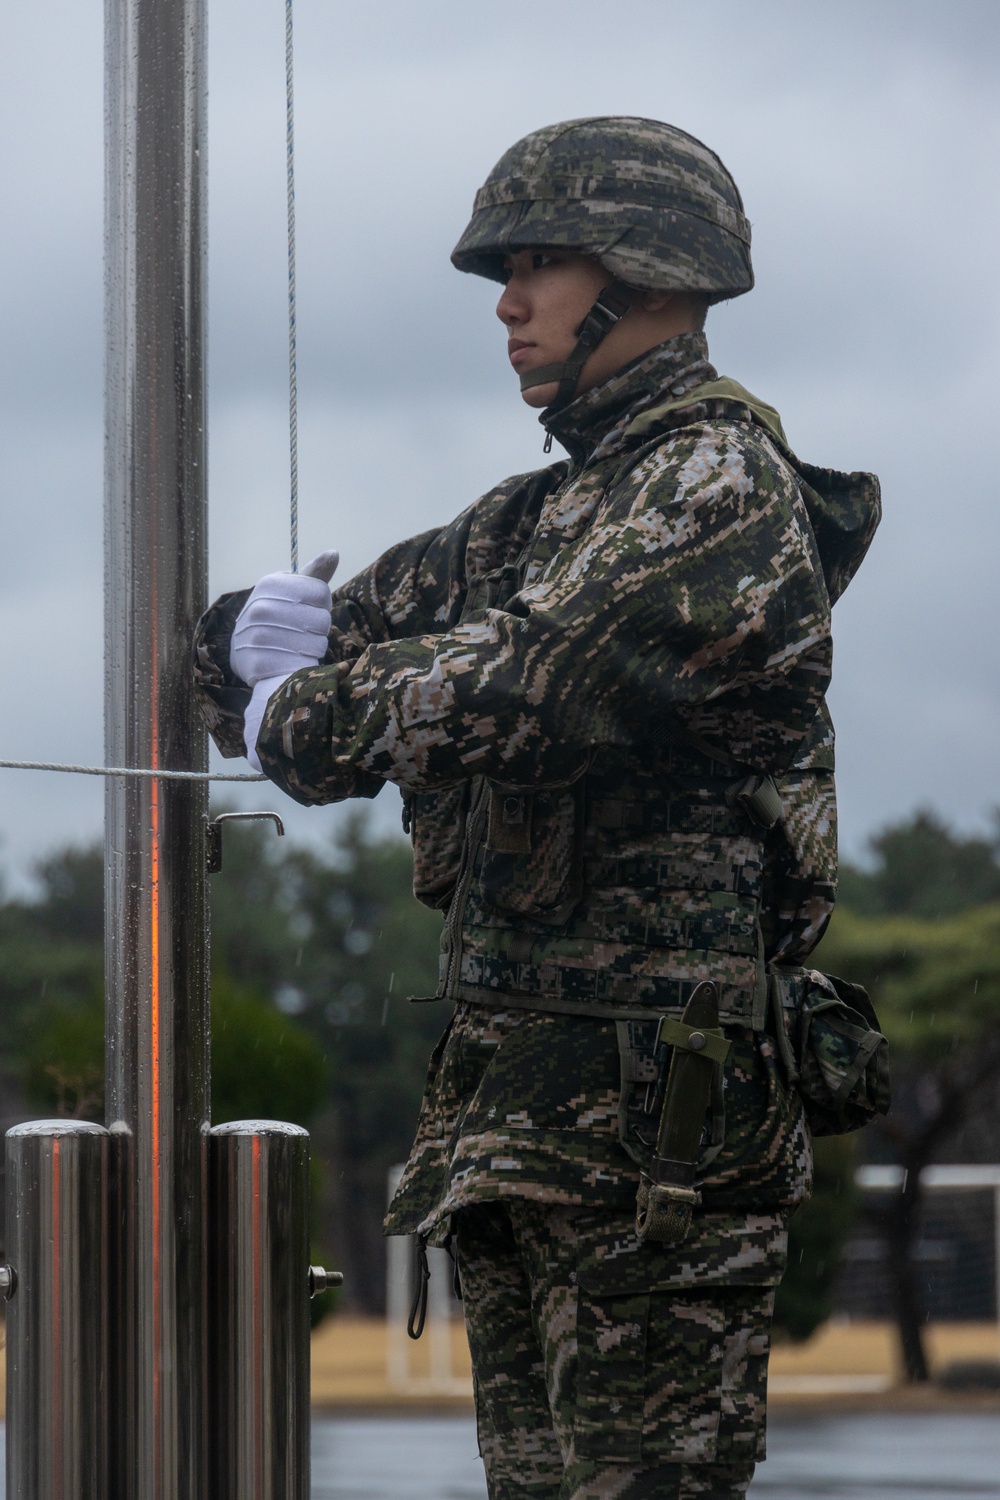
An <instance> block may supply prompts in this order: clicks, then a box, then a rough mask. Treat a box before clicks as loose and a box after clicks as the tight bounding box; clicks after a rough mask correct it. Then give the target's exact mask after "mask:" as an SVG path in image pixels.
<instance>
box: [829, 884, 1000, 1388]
mask: <svg viewBox="0 0 1000 1500" xmlns="http://www.w3.org/2000/svg"><path fill="white" fill-rule="evenodd" d="M816 962H817V966H821V967H823V968H825V969H827V970H830V971H832V972H835V973H837V974H840V975H842V976H843V977H844V978H846V979H850V980H853V981H854V982H856V983H859V984H863V985H864V986H865V987H866V989H868V991H869V993H870V994H871V996H872V999H873V1001H874V1003H875V1007H876V1010H877V1011H878V1014H879V1019H880V1021H881V1023H882V1027H883V1030H884V1031H885V1033H886V1035H887V1037H888V1038H889V1044H890V1055H891V1057H892V1060H893V1062H892V1066H893V1072H894V1095H895V1100H894V1104H893V1108H892V1110H891V1111H890V1113H889V1116H888V1118H887V1119H885V1120H882V1121H879V1122H878V1124H877V1125H876V1126H874V1127H872V1129H871V1131H870V1132H869V1137H870V1142H871V1144H872V1145H873V1146H874V1148H875V1149H876V1151H878V1152H879V1153H880V1154H882V1155H883V1157H888V1158H889V1159H890V1160H893V1161H895V1162H897V1163H898V1164H899V1165H900V1166H901V1167H902V1169H903V1187H902V1191H901V1192H900V1193H899V1194H898V1196H895V1197H893V1198H892V1199H891V1200H890V1201H889V1202H888V1204H887V1205H886V1206H885V1208H884V1209H881V1210H877V1211H875V1212H877V1215H878V1219H879V1222H880V1224H881V1227H882V1230H883V1232H884V1234H885V1236H886V1240H887V1246H888V1265H889V1271H890V1276H891V1278H892V1284H893V1294H894V1300H895V1311H896V1319H897V1323H898V1326H899V1332H900V1340H901V1344H902V1352H903V1363H904V1368H905V1369H906V1371H907V1374H908V1376H909V1378H910V1379H911V1380H916V1381H922V1380H926V1379H927V1375H928V1368H927V1358H926V1353H925V1350H924V1346H923V1337H922V1326H923V1316H922V1309H921V1305H920V1292H919V1287H918V1284H917V1279H916V1275H915V1267H914V1258H913V1241H914V1236H915V1233H916V1228H917V1220H918V1215H919V1210H920V1206H921V1185H920V1174H921V1172H922V1170H923V1169H924V1167H925V1166H927V1165H928V1164H929V1163H930V1162H931V1161H932V1160H933V1159H934V1158H935V1156H936V1155H937V1154H938V1153H939V1152H940V1150H941V1148H942V1146H943V1144H944V1143H945V1142H946V1141H947V1140H948V1138H949V1137H952V1136H954V1134H955V1132H956V1131H957V1130H958V1129H959V1128H960V1127H961V1126H962V1124H963V1123H964V1122H965V1121H966V1120H967V1119H968V1118H969V1117H970V1115H972V1114H973V1113H974V1112H975V1111H976V1110H977V1109H980V1108H982V1106H983V1103H984V1100H985V1098H986V1096H987V1094H988V1093H989V1092H990V1091H992V1090H994V1088H995V1085H996V1083H997V1080H998V1079H1000V1028H998V1027H997V1016H998V1014H1000V904H997V905H992V906H985V907H980V908H976V909H974V910H971V911H967V912H961V913H959V914H958V915H956V916H952V917H949V918H948V919H946V920H939V921H924V920H919V919H917V918H914V917H884V918H865V917H860V916H857V915H855V914H853V913H851V912H843V911H842V912H838V913H837V915H836V916H835V918H834V921H833V922H832V924H831V927H830V931H829V933H828V935H827V936H826V937H825V938H824V940H823V943H822V944H821V946H820V949H819V951H818V953H817V956H816Z"/></svg>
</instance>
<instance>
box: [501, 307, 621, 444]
mask: <svg viewBox="0 0 1000 1500" xmlns="http://www.w3.org/2000/svg"><path fill="white" fill-rule="evenodd" d="M631 306H632V299H631V295H630V293H629V291H628V288H627V287H624V286H622V285H621V284H620V283H619V282H614V281H612V282H609V284H608V285H607V286H606V287H605V288H604V289H603V291H601V292H599V293H598V295H597V298H596V299H595V301H594V304H593V306H592V307H591V309H590V311H589V313H588V314H587V316H586V317H585V318H584V320H583V322H582V323H581V324H580V325H579V327H578V328H577V329H576V344H575V346H574V348H573V352H572V353H571V354H570V356H569V358H568V359H564V360H560V361H559V362H558V363H557V364H551V365H540V366H539V367H538V369H537V370H525V372H524V374H523V375H522V376H521V389H522V391H529V390H531V389H532V388H533V387H534V386H536V385H551V384H552V382H553V381H554V380H557V381H558V382H559V389H558V390H557V391H556V394H555V398H554V399H553V400H552V401H551V402H550V403H549V405H548V406H547V407H546V408H545V410H544V412H543V413H542V418H541V420H542V423H543V424H544V423H545V421H546V420H547V418H548V417H550V416H554V415H555V413H556V412H557V411H562V409H563V407H564V406H568V405H569V403H570V402H571V401H572V399H573V397H574V396H575V395H576V387H577V384H578V382H579V379H580V372H581V370H582V369H583V367H584V365H585V364H586V363H587V360H588V359H589V358H590V356H591V354H592V353H593V352H594V350H595V349H596V348H597V346H598V344H600V343H601V342H602V340H603V339H605V338H606V337H607V335H608V334H609V333H610V332H611V330H612V328H614V326H615V324H616V323H620V322H621V320H622V318H623V317H624V316H625V314H626V313H627V312H628V310H629V308H630V307H631Z"/></svg>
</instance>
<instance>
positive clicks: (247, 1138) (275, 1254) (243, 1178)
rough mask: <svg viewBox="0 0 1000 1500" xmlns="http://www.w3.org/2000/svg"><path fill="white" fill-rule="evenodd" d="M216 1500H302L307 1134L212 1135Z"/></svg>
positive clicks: (264, 1130) (262, 1128) (253, 1127)
mask: <svg viewBox="0 0 1000 1500" xmlns="http://www.w3.org/2000/svg"><path fill="white" fill-rule="evenodd" d="M211 1161H212V1170H211V1183H212V1223H213V1228H212V1240H213V1253H212V1285H213V1313H212V1350H213V1355H212V1367H211V1387H212V1393H213V1417H212V1432H213V1447H214V1449H215V1474H214V1484H213V1488H212V1496H213V1500H309V1282H310V1267H309V1135H308V1132H306V1131H305V1130H302V1129H300V1128H299V1126H297V1125H285V1124H283V1123H281V1122H280V1121H277V1120H237V1121H235V1122H233V1123H232V1124H227V1125H217V1126H216V1127H215V1129H214V1130H213V1131H212V1148H211Z"/></svg>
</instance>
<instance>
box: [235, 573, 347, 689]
mask: <svg viewBox="0 0 1000 1500" xmlns="http://www.w3.org/2000/svg"><path fill="white" fill-rule="evenodd" d="M339 561H340V557H339V554H338V553H336V552H321V553H320V554H319V556H318V557H314V558H313V560H312V562H309V563H307V564H306V566H305V567H304V568H303V569H302V572H301V573H268V574H267V575H266V577H264V578H262V579H261V580H260V582H259V583H258V585H257V587H256V588H255V589H254V591H253V593H252V594H251V595H250V598H249V599H248V600H247V602H246V604H244V606H243V609H242V610H241V611H240V614H239V617H238V619H237V621H236V627H235V629H234V630H233V639H232V644H231V645H230V648H229V665H230V667H231V668H232V670H233V672H234V674H235V675H236V676H237V677H239V678H240V679H241V680H242V681H243V682H245V683H246V684H247V686H248V687H255V686H256V685H257V683H258V682H262V681H264V680H265V679H266V678H272V677H281V678H285V677H290V676H291V674H292V673H293V672H297V671H299V669H300V668H301V667H312V666H315V664H316V662H318V661H321V660H322V659H323V657H324V656H325V655H326V647H327V641H328V639H329V635H330V607H331V601H330V579H331V578H332V577H333V575H334V573H335V571H336V568H337V563H338V562H339Z"/></svg>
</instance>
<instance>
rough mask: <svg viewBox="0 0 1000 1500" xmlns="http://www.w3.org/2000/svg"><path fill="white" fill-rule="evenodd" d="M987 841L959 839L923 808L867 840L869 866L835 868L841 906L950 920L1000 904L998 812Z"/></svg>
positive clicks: (870, 913)
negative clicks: (968, 912) (997, 902)
mask: <svg viewBox="0 0 1000 1500" xmlns="http://www.w3.org/2000/svg"><path fill="white" fill-rule="evenodd" d="M995 817H996V833H995V834H994V836H993V837H992V838H977V837H972V838H962V837H959V836H958V835H956V834H954V833H952V831H951V830H950V829H949V828H948V827H947V825H946V824H945V823H943V822H942V820H941V819H940V818H939V817H938V816H937V815H936V814H935V813H933V812H930V811H927V810H926V809H924V810H922V811H919V812H916V813H914V815H913V817H912V818H908V819H906V820H905V821H904V822H902V823H893V824H890V825H889V826H888V827H886V828H883V829H882V830H881V832H880V833H877V834H875V836H874V837H873V838H871V839H869V841H868V843H869V848H870V849H871V851H872V853H873V855H874V861H873V864H872V868H871V869H868V870H864V869H860V868H858V866H856V865H851V864H848V863H846V862H844V863H842V864H841V867H840V895H839V901H840V906H841V907H842V908H843V907H849V908H850V909H851V910H852V911H857V912H862V913H864V914H865V915H867V916H889V915H908V916H913V917H926V918H928V919H931V920H933V919H935V918H938V917H947V916H953V915H954V914H955V913H956V912H960V911H968V910H969V909H970V908H972V907H975V906H985V905H987V904H988V903H990V902H992V901H1000V858H998V856H1000V809H998V811H997V813H996V814H995Z"/></svg>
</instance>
